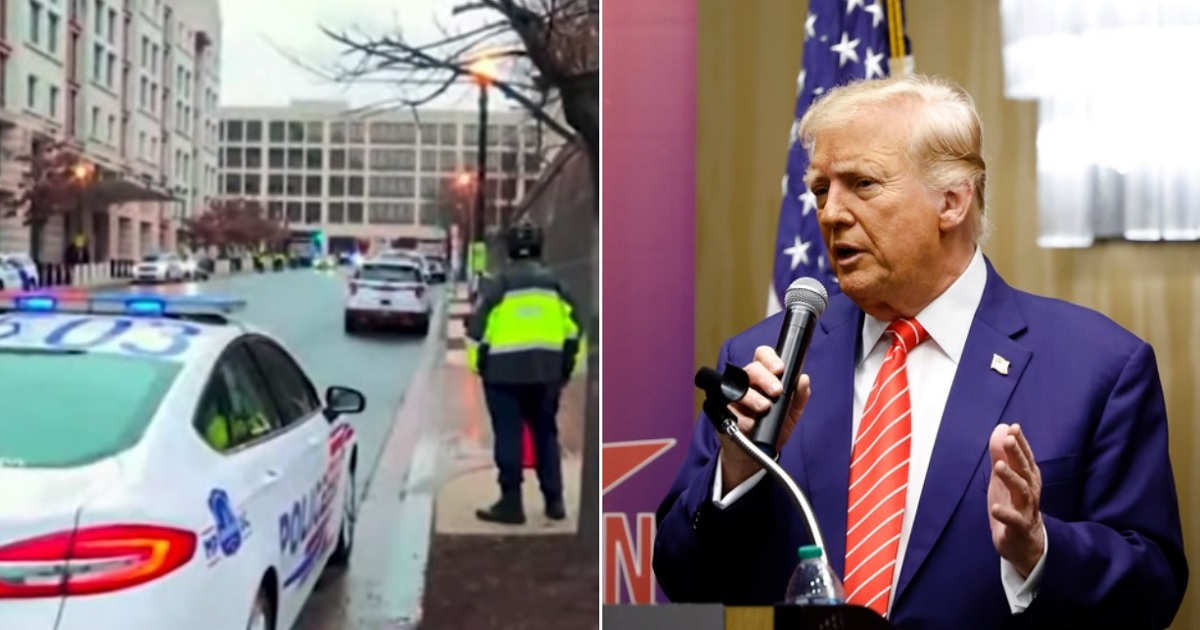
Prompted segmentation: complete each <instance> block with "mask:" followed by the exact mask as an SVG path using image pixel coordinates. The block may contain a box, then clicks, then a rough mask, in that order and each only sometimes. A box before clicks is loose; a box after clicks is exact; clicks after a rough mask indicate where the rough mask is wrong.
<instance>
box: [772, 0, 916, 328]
mask: <svg viewBox="0 0 1200 630" xmlns="http://www.w3.org/2000/svg"><path fill="white" fill-rule="evenodd" d="M892 3H895V4H896V5H897V6H899V7H901V8H900V13H901V14H903V8H902V7H903V4H902V0H872V4H867V0H809V3H808V19H807V21H806V22H805V28H804V67H803V68H802V69H801V70H800V76H799V77H798V78H797V79H796V117H795V121H794V122H793V123H792V128H791V144H790V146H789V147H788V161H787V172H786V173H785V174H784V176H783V204H782V207H781V208H780V210H779V230H778V232H777V233H776V240H775V271H774V273H773V274H772V275H771V290H770V292H769V297H768V300H767V314H768V315H771V314H773V313H775V312H778V311H779V309H780V304H781V303H782V300H783V294H784V292H785V291H787V287H788V285H789V284H791V283H792V281H794V280H795V279H797V278H802V277H805V276H810V277H813V278H816V279H818V280H820V281H821V282H823V283H825V287H826V288H827V289H828V290H829V294H830V295H833V294H834V293H836V292H837V291H838V287H837V280H836V278H835V277H834V274H833V271H832V270H831V269H830V265H829V261H828V260H826V258H825V251H826V250H825V242H824V240H823V239H822V238H821V230H820V228H818V226H817V212H816V210H817V200H816V198H815V197H814V196H813V194H812V193H811V192H809V190H808V188H807V187H805V185H804V172H805V171H806V170H807V169H808V154H807V153H806V152H805V151H804V147H803V146H802V145H801V144H800V142H799V141H798V139H797V137H796V131H797V129H798V127H799V124H800V119H801V118H802V117H803V116H804V112H806V111H808V107H809V106H810V105H812V103H813V101H814V100H816V99H819V98H820V97H821V95H822V94H824V93H825V92H828V91H829V90H830V89H832V88H833V87H834V86H837V85H844V84H846V83H850V82H851V81H854V80H857V79H864V78H865V79H878V78H883V77H886V76H888V74H889V71H890V67H889V66H890V56H891V49H890V47H889V44H888V41H889V40H888V8H887V5H888V4H892ZM908 49H909V48H908V41H907V38H905V40H904V50H905V51H908Z"/></svg>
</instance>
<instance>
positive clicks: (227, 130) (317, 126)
mask: <svg viewBox="0 0 1200 630" xmlns="http://www.w3.org/2000/svg"><path fill="white" fill-rule="evenodd" d="M328 124H329V129H328V130H329V139H328V141H329V142H330V143H333V144H340V143H350V144H363V143H365V142H367V140H368V139H369V140H370V143H371V144H417V139H418V137H419V138H420V143H421V144H423V145H426V144H441V145H446V146H458V145H460V144H467V145H473V144H476V142H477V138H476V134H478V133H479V131H478V129H479V127H478V126H477V125H472V124H467V125H462V127H461V131H462V134H461V135H459V131H460V127H459V125H458V123H423V124H421V125H417V124H416V123H388V122H373V123H358V122H330V123H328ZM263 126H264V125H263V121H261V120H225V121H222V123H221V140H223V141H225V142H231V143H241V142H248V143H260V142H262V141H263ZM266 129H267V136H266V138H267V140H268V141H269V142H273V143H281V142H287V143H296V144H300V143H306V142H307V143H309V144H324V143H325V142H326V136H325V131H326V123H325V122H324V121H311V122H296V121H290V122H289V121H281V120H273V121H268V122H267V124H266ZM522 136H523V138H522ZM519 139H523V140H524V146H525V147H526V148H532V147H536V146H538V145H539V144H540V142H539V141H540V138H539V130H538V128H537V127H536V126H532V125H525V126H518V125H488V127H487V143H488V146H501V145H503V146H506V147H517V146H520V144H521V143H520V141H519Z"/></svg>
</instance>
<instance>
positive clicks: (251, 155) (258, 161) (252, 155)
mask: <svg viewBox="0 0 1200 630" xmlns="http://www.w3.org/2000/svg"><path fill="white" fill-rule="evenodd" d="M246 168H252V169H260V168H262V149H261V148H259V147H249V148H247V149H246Z"/></svg>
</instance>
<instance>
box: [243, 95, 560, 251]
mask: <svg viewBox="0 0 1200 630" xmlns="http://www.w3.org/2000/svg"><path fill="white" fill-rule="evenodd" d="M220 116H221V166H220V169H221V171H220V172H221V183H220V186H221V194H222V195H224V196H225V197H226V198H231V199H232V198H245V199H249V200H255V201H258V202H259V203H261V204H262V206H263V207H264V208H266V209H267V212H268V213H269V216H272V217H274V218H277V219H279V220H281V221H283V222H284V223H285V224H286V225H287V226H288V228H289V229H290V230H292V231H293V232H294V233H312V232H316V231H318V230H320V231H323V232H324V233H325V234H326V239H325V243H326V244H327V245H328V247H329V248H330V249H332V250H342V249H346V248H349V247H351V246H352V244H353V242H354V241H355V240H366V241H371V242H379V241H381V240H384V239H386V240H389V241H391V240H395V239H416V240H426V241H433V240H441V239H444V238H446V237H447V234H448V231H449V226H450V225H452V224H454V223H456V222H457V223H459V224H464V223H463V222H462V219H463V218H465V217H469V216H470V214H469V213H470V212H471V209H472V208H473V207H474V190H475V189H474V179H475V178H474V174H475V170H476V165H477V161H476V159H477V155H478V151H477V148H478V142H479V140H478V118H479V113H478V111H476V110H473V109H466V110H421V111H420V112H419V118H418V117H417V116H414V114H413V113H412V111H411V110H392V111H388V112H386V113H372V114H369V115H365V114H362V113H355V112H352V111H351V109H350V107H349V105H348V104H347V103H344V102H338V101H292V102H291V103H290V104H289V105H288V106H286V107H225V108H222V109H221V112H220ZM541 135H542V129H541V126H539V125H537V124H536V123H534V122H533V121H532V120H531V118H530V117H529V116H528V115H527V114H526V113H524V112H523V111H493V110H489V112H488V132H487V144H488V151H487V177H486V182H485V185H484V192H485V195H486V199H487V200H488V201H487V204H486V205H485V207H486V208H487V210H488V212H487V218H488V223H489V225H495V224H497V223H498V222H502V220H503V218H504V217H507V216H508V213H509V211H510V210H511V208H512V207H513V206H514V205H515V204H516V203H517V202H518V201H519V200H520V198H521V197H522V195H524V192H525V190H526V188H529V187H532V186H533V184H534V183H535V182H536V181H537V178H538V175H539V173H540V172H541V170H542V167H543V159H542V151H541V149H542V147H543V146H545V144H546V142H545V140H544V139H543V138H542V137H541ZM456 218H457V219H458V220H457V221H456Z"/></svg>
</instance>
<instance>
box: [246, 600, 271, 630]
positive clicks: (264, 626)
mask: <svg viewBox="0 0 1200 630" xmlns="http://www.w3.org/2000/svg"><path fill="white" fill-rule="evenodd" d="M246 630H275V611H274V607H273V606H272V605H271V600H270V599H269V598H268V597H267V594H266V593H265V592H263V591H261V590H260V591H259V592H258V596H257V597H255V598H254V607H253V608H251V609H250V620H249V621H247V622H246Z"/></svg>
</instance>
